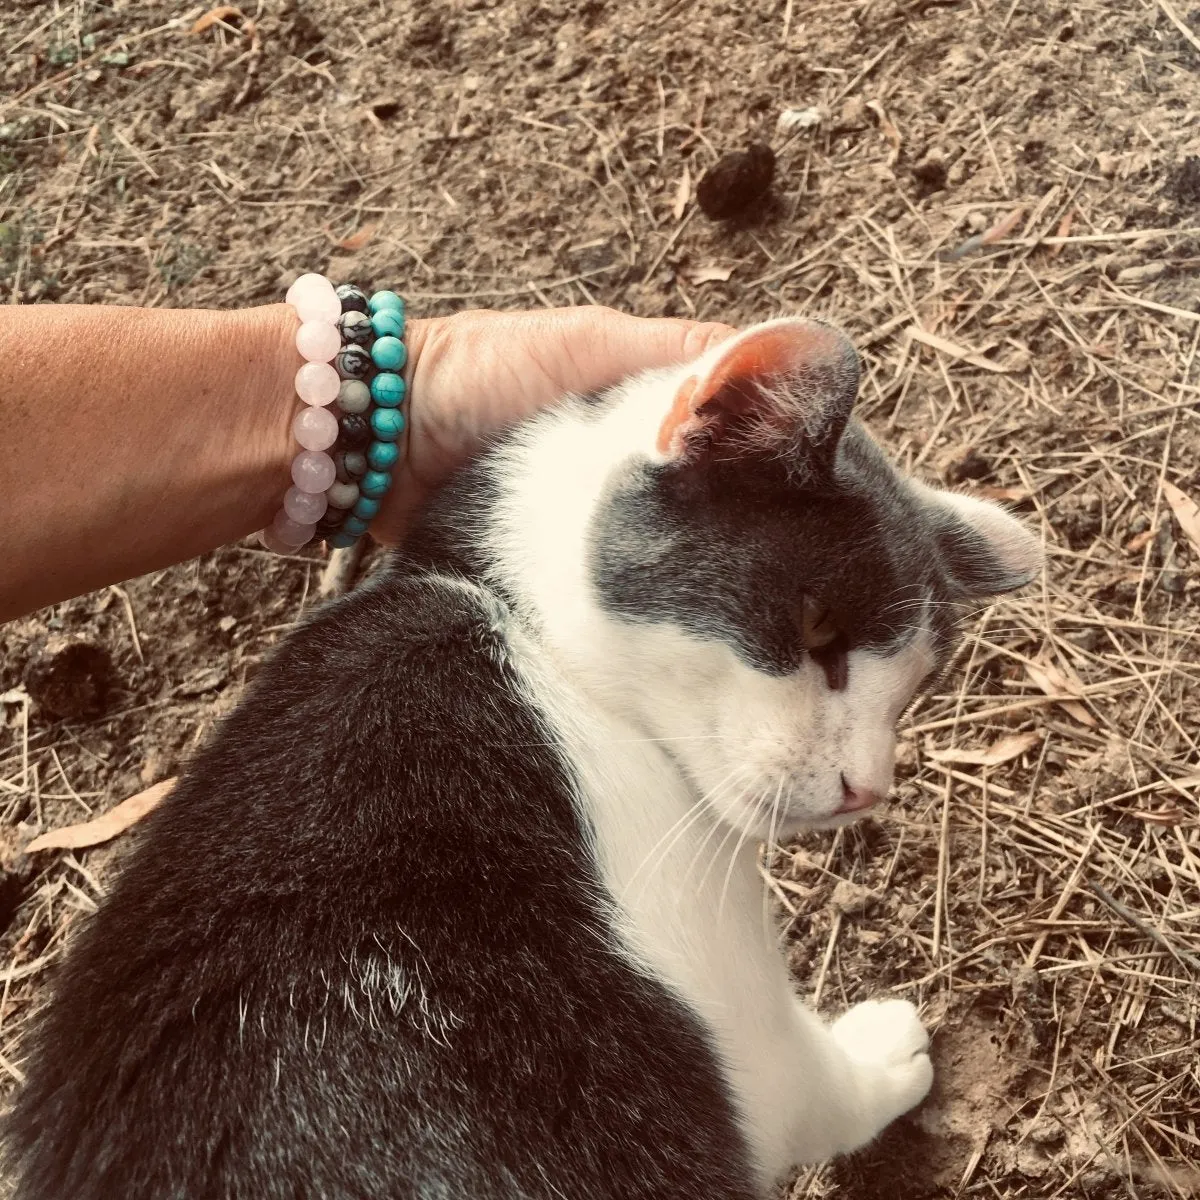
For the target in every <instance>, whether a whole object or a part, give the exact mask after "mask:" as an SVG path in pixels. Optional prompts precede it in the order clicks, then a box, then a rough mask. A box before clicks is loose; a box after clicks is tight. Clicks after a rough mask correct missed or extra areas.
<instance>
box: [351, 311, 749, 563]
mask: <svg viewBox="0 0 1200 1200" xmlns="http://www.w3.org/2000/svg"><path fill="white" fill-rule="evenodd" d="M734 332H735V331H734V330H733V329H732V328H730V327H729V326H728V325H721V324H717V323H715V322H707V323H698V322H694V321H681V320H672V319H669V318H661V319H647V318H641V317H632V316H628V315H626V314H624V313H619V312H615V311H614V310H613V309H611V308H599V307H595V306H582V307H578V308H556V309H543V310H534V311H532V312H487V311H472V312H463V313H456V314H455V315H454V316H452V317H438V318H433V319H430V320H425V321H410V322H409V332H408V339H407V340H408V346H409V356H410V362H411V364H412V365H411V367H410V370H409V388H410V396H411V405H410V407H409V410H408V413H409V421H410V424H409V433H408V440H407V450H406V453H405V457H404V458H403V459H402V460H401V465H400V469H399V470H398V471H397V474H396V482H395V486H394V487H393V488H392V490H391V492H390V493H389V494H388V496H387V499H386V501H385V503H384V505H383V508H382V509H381V511H380V513H379V516H378V517H377V518H376V519H375V521H374V522H372V525H371V535H372V536H373V537H374V538H375V539H376V540H377V541H380V542H384V543H385V544H393V543H395V542H397V541H399V540H400V538H401V537H402V536H403V534H404V532H405V529H406V528H407V526H408V524H409V522H410V521H411V520H412V517H413V514H414V512H415V511H416V510H417V509H418V508H419V507H420V506H421V505H422V504H423V503H424V502H425V501H426V500H427V499H428V498H429V496H430V494H431V493H432V492H433V490H434V489H435V488H437V487H438V486H439V485H440V484H441V483H443V482H444V481H445V480H446V478H447V477H448V476H449V475H450V474H451V473H452V472H453V471H454V470H455V469H456V468H458V467H460V466H462V465H463V464H465V463H466V462H469V461H470V459H471V458H472V457H473V456H474V455H475V454H477V453H478V452H479V451H480V450H481V449H482V448H483V447H484V446H485V445H486V444H487V441H488V439H489V438H490V437H492V436H493V435H494V434H497V433H500V432H502V431H503V430H504V429H507V428H508V427H509V426H511V425H514V424H516V423H517V422H519V421H520V420H522V419H523V418H524V417H527V416H529V415H530V414H532V413H534V412H536V411H537V410H538V409H539V408H542V407H544V406H545V405H547V404H550V403H552V402H553V401H555V400H557V399H558V398H560V397H561V396H563V395H565V394H567V393H568V392H579V393H588V392H594V391H598V390H600V389H601V388H605V387H608V386H610V385H612V384H614V383H617V382H619V381H620V380H621V379H623V378H624V377H625V376H627V375H632V374H634V373H635V372H638V371H643V370H647V369H650V368H653V367H664V366H669V365H671V364H672V363H677V362H686V361H688V360H689V359H693V358H697V357H699V356H700V355H701V354H703V353H704V352H705V350H707V349H708V348H709V347H710V346H713V345H715V344H716V343H717V342H721V341H724V340H725V339H726V338H727V337H730V336H731V335H732V334H733V333H734Z"/></svg>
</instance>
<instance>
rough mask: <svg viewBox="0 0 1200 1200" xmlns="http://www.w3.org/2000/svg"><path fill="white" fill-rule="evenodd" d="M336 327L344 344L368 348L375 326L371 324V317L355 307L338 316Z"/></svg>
mask: <svg viewBox="0 0 1200 1200" xmlns="http://www.w3.org/2000/svg"><path fill="white" fill-rule="evenodd" d="M337 327H338V333H340V334H341V335H342V343H343V344H344V345H347V346H365V347H366V348H367V349H370V346H371V343H372V342H373V341H374V340H375V327H374V326H373V325H372V324H371V318H370V317H368V316H367V314H366V313H361V312H359V311H358V310H357V309H351V310H350V311H349V312H345V313H342V315H341V316H340V317H339V318H338V323H337Z"/></svg>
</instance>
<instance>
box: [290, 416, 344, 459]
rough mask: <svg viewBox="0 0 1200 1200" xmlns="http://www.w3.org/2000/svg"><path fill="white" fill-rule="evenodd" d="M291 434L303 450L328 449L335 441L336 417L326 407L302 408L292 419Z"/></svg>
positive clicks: (336, 434) (336, 433)
mask: <svg viewBox="0 0 1200 1200" xmlns="http://www.w3.org/2000/svg"><path fill="white" fill-rule="evenodd" d="M292 434H293V435H294V436H295V438H296V441H298V442H299V443H300V445H302V446H303V447H304V448H305V450H328V449H329V447H330V446H332V445H333V443H334V442H336V441H337V436H338V420H337V417H335V416H334V415H333V413H331V412H330V411H329V409H327V408H302V409H301V410H300V411H299V412H298V413H297V414H296V416H295V419H294V420H293V421H292Z"/></svg>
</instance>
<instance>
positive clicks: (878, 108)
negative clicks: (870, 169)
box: [867, 100, 903, 167]
mask: <svg viewBox="0 0 1200 1200" xmlns="http://www.w3.org/2000/svg"><path fill="white" fill-rule="evenodd" d="M867 107H868V108H869V109H870V110H871V111H872V112H873V113H874V114H875V116H876V117H878V119H879V128H880V129H881V130H882V131H883V136H884V137H885V138H887V140H888V142H889V143H890V144H891V147H892V149H891V152H890V153H889V154H888V166H889V167H891V166H894V165H895V163H896V160H897V159H898V158H899V157H900V147H901V146H902V145H903V139H902V138H901V137H900V130H898V129H897V128H896V126H895V125H894V124H893V123H892V121H891V119H890V118H889V117H888V115H887V113H886V112H884V109H883V105H882V104H880V103H879V101H878V100H868V101H867Z"/></svg>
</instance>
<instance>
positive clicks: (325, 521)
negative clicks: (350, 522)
mask: <svg viewBox="0 0 1200 1200" xmlns="http://www.w3.org/2000/svg"><path fill="white" fill-rule="evenodd" d="M334 486H335V487H336V486H337V485H336V484H335V485H334ZM345 519H346V510H345V509H344V508H330V509H328V510H327V511H326V513H325V515H324V516H323V517H322V518H321V519H320V520H319V521H318V522H317V528H316V532H315V534H314V535H313V536H314V537H317V538H319V539H321V540H324V539H325V538H328V537H332V536H333V535H334V534H335V533H339V532H340V531H341V528H342V522H343V521H344V520H345Z"/></svg>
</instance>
